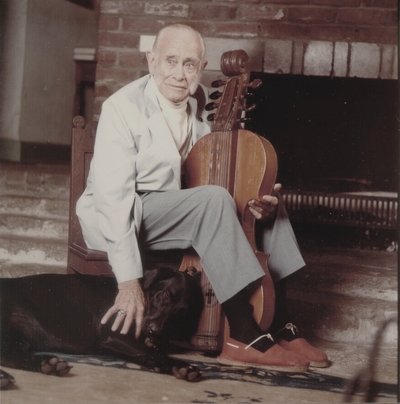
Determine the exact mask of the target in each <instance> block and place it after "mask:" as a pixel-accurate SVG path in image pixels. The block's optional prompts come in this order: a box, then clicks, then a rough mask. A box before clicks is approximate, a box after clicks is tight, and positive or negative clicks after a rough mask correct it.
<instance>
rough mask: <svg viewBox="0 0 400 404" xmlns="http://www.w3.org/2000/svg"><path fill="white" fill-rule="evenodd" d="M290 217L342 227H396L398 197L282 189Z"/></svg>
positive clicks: (393, 195) (301, 220)
mask: <svg viewBox="0 0 400 404" xmlns="http://www.w3.org/2000/svg"><path fill="white" fill-rule="evenodd" d="M282 197H283V200H284V202H285V207H286V210H287V211H288V213H289V216H290V218H291V220H294V221H299V222H304V223H326V224H336V225H343V226H359V227H373V228H381V229H396V228H397V209H398V203H397V196H396V194H394V193H386V195H385V196H381V195H371V193H360V194H356V193H353V194H352V193H335V194H326V193H321V192H301V191H294V190H284V191H282Z"/></svg>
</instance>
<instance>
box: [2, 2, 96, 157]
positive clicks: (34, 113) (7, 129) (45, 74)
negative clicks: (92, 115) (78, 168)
mask: <svg viewBox="0 0 400 404" xmlns="http://www.w3.org/2000/svg"><path fill="white" fill-rule="evenodd" d="M2 1H4V2H5V13H4V14H5V15H4V17H5V22H6V24H4V28H3V29H4V45H3V49H4V52H3V55H2V66H1V72H2V82H3V83H5V84H4V87H3V96H2V98H1V99H0V107H1V112H0V157H2V158H5V159H11V160H18V156H11V157H10V156H9V157H7V156H8V155H9V154H10V153H11V154H12V155H13V154H15V153H16V150H17V149H18V147H17V146H18V144H22V143H24V142H29V143H45V144H55V145H69V144H70V136H71V121H72V106H73V95H74V91H75V62H74V61H73V50H74V48H75V47H91V48H96V47H97V30H98V28H97V24H98V14H97V13H96V12H94V11H92V10H88V9H85V8H83V7H81V6H78V5H75V4H73V3H70V2H68V1H65V0H18V1H15V0H2ZM2 140H3V141H2ZM6 149H8V150H6Z"/></svg>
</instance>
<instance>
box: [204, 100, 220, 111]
mask: <svg viewBox="0 0 400 404" xmlns="http://www.w3.org/2000/svg"><path fill="white" fill-rule="evenodd" d="M216 108H218V104H217V103H216V102H210V103H208V104H207V105H206V111H212V110H213V109H216Z"/></svg>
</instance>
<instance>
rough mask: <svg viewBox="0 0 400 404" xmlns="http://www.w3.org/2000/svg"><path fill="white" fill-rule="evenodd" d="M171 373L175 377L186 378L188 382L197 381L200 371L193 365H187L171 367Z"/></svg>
mask: <svg viewBox="0 0 400 404" xmlns="http://www.w3.org/2000/svg"><path fill="white" fill-rule="evenodd" d="M172 374H173V375H174V376H175V377H176V378H177V379H182V380H187V381H188V382H197V381H199V380H200V378H201V372H200V371H199V370H198V369H197V368H195V367H194V366H191V365H187V366H184V367H181V368H179V367H178V366H174V367H173V368H172Z"/></svg>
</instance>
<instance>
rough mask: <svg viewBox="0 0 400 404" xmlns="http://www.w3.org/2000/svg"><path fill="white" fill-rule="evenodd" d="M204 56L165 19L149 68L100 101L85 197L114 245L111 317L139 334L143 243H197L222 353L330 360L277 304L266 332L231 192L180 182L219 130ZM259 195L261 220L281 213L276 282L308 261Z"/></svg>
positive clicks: (82, 210)
mask: <svg viewBox="0 0 400 404" xmlns="http://www.w3.org/2000/svg"><path fill="white" fill-rule="evenodd" d="M204 54H205V47H204V42H203V39H202V37H201V36H200V34H199V33H198V32H197V31H195V30H194V29H192V28H190V27H188V26H185V25H179V24H178V25H172V26H169V27H166V28H164V29H162V30H161V31H160V32H159V34H158V35H157V37H156V41H155V43H154V47H153V49H152V51H149V52H147V60H148V66H149V71H150V74H149V75H147V76H145V77H142V78H141V79H139V80H136V81H134V82H132V83H130V84H128V85H127V86H125V87H123V88H122V89H120V90H119V91H117V92H116V93H115V94H113V95H112V96H111V97H109V99H108V100H106V101H105V102H104V104H103V108H102V112H101V116H100V120H99V125H98V130H97V136H96V145H95V151H94V157H93V161H92V163H91V167H90V174H89V178H88V183H87V188H86V190H85V192H84V194H83V195H82V197H81V198H80V200H79V201H78V204H77V212H78V216H79V219H80V222H81V225H82V230H83V235H84V238H85V241H86V243H87V246H88V247H89V248H93V249H97V250H102V251H106V252H107V253H108V256H109V261H110V264H111V266H112V269H113V272H114V274H115V276H116V279H117V282H118V288H119V293H118V295H117V297H116V300H115V304H114V305H113V306H112V307H111V308H110V309H109V311H108V312H107V313H106V314H105V316H104V318H103V319H102V323H103V324H104V323H106V322H107V321H108V320H109V319H110V318H111V317H112V316H113V315H115V314H116V313H118V314H119V315H117V316H116V319H115V321H114V324H113V326H112V329H113V330H114V331H117V330H118V329H119V328H120V327H121V328H122V329H121V333H127V332H128V330H129V328H130V326H131V325H132V322H133V321H135V322H136V337H138V336H139V334H140V330H141V323H142V319H143V312H144V308H145V302H144V298H143V293H142V290H141V286H140V283H139V278H141V277H142V275H143V268H142V260H141V256H140V249H139V244H141V243H143V245H144V246H145V247H146V248H147V249H150V250H151V249H154V250H157V249H158V250H166V249H173V248H181V249H185V248H188V247H193V248H194V249H195V250H196V252H197V253H198V255H199V256H200V258H201V262H202V265H203V268H204V271H205V272H206V274H207V276H208V278H209V280H210V282H211V284H212V286H213V288H214V291H215V294H216V296H217V298H218V301H219V302H220V303H221V306H222V309H223V311H224V313H225V315H226V317H227V320H228V323H229V329H230V337H229V338H228V340H227V341H226V344H225V345H224V347H223V351H222V353H221V355H220V356H219V360H220V361H221V362H222V363H227V364H236V365H242V366H249V365H253V366H260V367H263V368H266V369H276V370H284V371H306V370H307V369H308V366H309V365H310V364H311V365H316V366H326V365H327V357H326V355H325V354H324V353H323V352H321V351H319V350H317V349H315V348H314V347H312V346H311V345H309V344H308V343H307V342H306V341H305V340H304V339H303V338H300V337H299V336H298V335H297V333H296V332H295V327H294V326H293V327H291V326H289V327H286V322H287V318H284V317H285V313H284V312H285V310H283V309H282V308H281V305H280V304H279V302H277V306H278V309H277V313H280V314H279V316H275V318H276V319H275V320H274V322H273V326H272V327H271V329H270V330H261V329H260V328H259V326H258V324H257V323H256V321H255V320H254V318H253V315H252V306H251V305H250V304H249V296H248V292H247V286H248V285H249V284H251V283H252V282H254V281H256V280H259V279H260V278H261V277H262V276H263V275H264V271H263V269H262V268H261V266H260V264H259V262H258V260H257V258H256V256H255V254H254V252H253V250H252V248H251V247H250V245H249V243H248V241H247V239H246V237H245V235H244V233H243V231H242V228H241V225H240V223H239V221H238V219H237V213H236V206H235V203H234V201H233V199H232V197H231V196H230V195H229V193H228V192H227V191H226V190H225V189H223V188H221V187H217V186H212V185H206V186H200V187H196V188H192V189H182V188H181V166H182V163H183V162H184V161H185V158H186V156H187V154H188V153H189V150H190V148H191V147H192V146H193V144H194V143H195V142H196V141H197V140H198V139H199V138H201V137H202V136H204V135H206V134H207V133H209V132H210V128H209V127H208V125H207V124H206V123H205V122H206V119H205V118H206V117H205V116H202V117H201V116H199V114H198V111H197V109H198V105H197V100H196V94H198V92H199V91H203V92H204V91H205V89H204V88H203V86H201V85H199V82H200V77H201V73H202V71H203V70H204V68H205V66H206V64H207V62H206V61H205V60H204ZM203 114H204V111H203ZM279 189H280V185H276V186H275V190H276V191H278V190H279ZM262 199H263V200H261V201H251V202H250V210H251V212H252V213H253V214H254V215H255V217H256V218H257V219H263V222H264V221H268V218H270V219H271V220H273V219H274V223H272V224H270V225H269V226H266V227H265V229H264V232H263V235H262V238H263V240H262V242H263V243H264V247H265V248H266V251H268V252H270V253H271V260H270V261H269V265H270V267H271V270H272V272H273V278H274V280H275V281H279V280H280V279H283V278H285V277H287V276H288V275H290V274H291V273H293V272H295V271H296V270H298V269H299V268H301V267H303V266H304V261H303V260H302V258H301V255H300V253H299V251H298V248H297V244H296V240H295V237H294V235H293V233H292V229H291V227H290V223H289V222H288V220H287V217H285V216H284V211H282V209H283V208H282V207H279V208H278V209H276V206H277V205H278V198H277V197H276V196H265V197H263V198H262ZM276 210H277V212H275V211H276ZM275 216H276V217H275ZM278 290H279V288H278ZM282 304H283V305H284V302H283V303H282ZM287 331H289V332H287ZM271 334H275V338H276V339H275V340H274V338H273V337H272V336H271Z"/></svg>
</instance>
